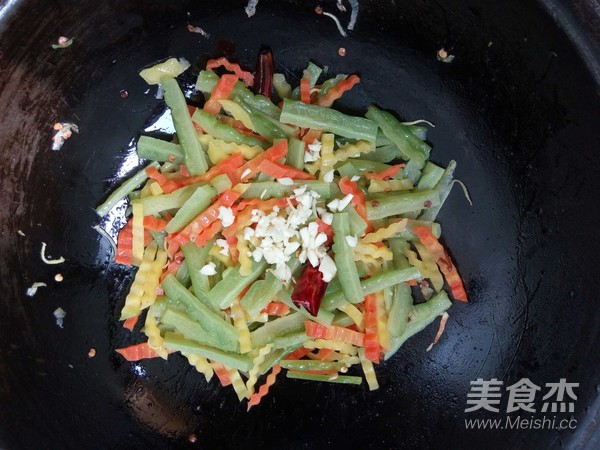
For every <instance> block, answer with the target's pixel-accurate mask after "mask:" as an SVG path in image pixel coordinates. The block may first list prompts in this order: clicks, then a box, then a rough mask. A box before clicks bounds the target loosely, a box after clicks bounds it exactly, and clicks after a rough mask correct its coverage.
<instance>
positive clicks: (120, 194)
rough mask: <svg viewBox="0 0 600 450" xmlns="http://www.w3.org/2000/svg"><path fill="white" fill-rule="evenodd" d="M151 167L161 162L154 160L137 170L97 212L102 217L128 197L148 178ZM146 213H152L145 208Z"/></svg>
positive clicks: (157, 165)
mask: <svg viewBox="0 0 600 450" xmlns="http://www.w3.org/2000/svg"><path fill="white" fill-rule="evenodd" d="M150 167H156V168H158V167H159V164H158V163H157V162H152V163H150V164H148V165H147V166H146V167H144V168H143V169H142V170H140V171H139V172H137V173H136V174H135V175H134V176H132V177H131V178H130V179H128V180H127V181H126V182H125V183H123V184H122V185H121V186H119V187H118V188H117V190H116V191H114V192H113V193H112V194H110V195H109V196H108V198H107V199H106V201H105V202H104V203H102V204H101V205H100V206H98V207H97V208H96V213H98V215H99V216H100V217H104V216H105V215H107V214H108V213H109V212H110V210H111V209H113V208H114V207H115V206H116V205H117V203H119V202H120V201H121V200H123V199H124V198H125V197H127V196H128V195H129V194H130V193H131V192H132V191H133V190H134V189H135V188H136V187H138V186H139V185H140V184H142V183H143V182H144V181H146V180H147V179H148V174H146V169H149V168H150ZM144 214H146V215H149V214H151V213H147V212H146V210H145V209H144Z"/></svg>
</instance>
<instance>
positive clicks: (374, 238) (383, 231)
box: [360, 219, 408, 244]
mask: <svg viewBox="0 0 600 450" xmlns="http://www.w3.org/2000/svg"><path fill="white" fill-rule="evenodd" d="M407 224H408V220H407V219H402V220H399V221H398V222H394V223H392V224H391V225H388V226H387V227H385V228H380V229H378V230H377V231H374V232H373V233H369V234H367V235H365V236H364V237H362V238H361V239H360V241H361V242H362V243H363V244H374V243H376V242H381V241H383V240H384V239H389V238H391V237H394V236H395V235H396V234H398V233H401V232H403V231H404V230H405V229H406V225H407Z"/></svg>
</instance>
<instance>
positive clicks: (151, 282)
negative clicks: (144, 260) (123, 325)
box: [140, 244, 167, 309]
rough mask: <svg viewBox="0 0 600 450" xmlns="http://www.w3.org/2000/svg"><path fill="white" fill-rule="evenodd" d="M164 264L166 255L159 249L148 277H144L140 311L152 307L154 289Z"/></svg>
mask: <svg viewBox="0 0 600 450" xmlns="http://www.w3.org/2000/svg"><path fill="white" fill-rule="evenodd" d="M150 245H152V244H150ZM148 247H150V246H148ZM166 263H167V253H166V252H165V251H164V250H162V249H159V250H158V251H157V252H156V259H155V260H154V261H152V265H151V267H150V272H149V273H148V276H147V277H146V282H145V283H144V287H143V289H144V293H143V295H142V301H141V305H140V308H141V309H146V308H147V307H148V306H150V305H152V304H153V303H154V302H155V301H156V289H157V288H158V285H159V284H160V276H161V274H162V270H163V267H164V265H165V264H166Z"/></svg>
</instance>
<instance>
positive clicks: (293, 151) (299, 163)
mask: <svg viewBox="0 0 600 450" xmlns="http://www.w3.org/2000/svg"><path fill="white" fill-rule="evenodd" d="M285 163H286V164H287V165H288V166H292V167H295V168H296V169H304V142H303V141H301V140H300V139H296V138H289V140H288V153H287V156H286V160H285Z"/></svg>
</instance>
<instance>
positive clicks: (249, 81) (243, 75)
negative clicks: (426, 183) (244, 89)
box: [206, 57, 254, 87]
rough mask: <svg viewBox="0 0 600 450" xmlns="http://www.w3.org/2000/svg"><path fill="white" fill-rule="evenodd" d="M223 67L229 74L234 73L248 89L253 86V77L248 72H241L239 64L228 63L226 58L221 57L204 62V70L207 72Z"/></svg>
mask: <svg viewBox="0 0 600 450" xmlns="http://www.w3.org/2000/svg"><path fill="white" fill-rule="evenodd" d="M221 66H223V67H225V69H226V70H228V71H229V72H233V73H235V75H236V76H237V77H238V78H239V79H240V80H242V81H243V82H244V84H245V85H246V86H248V87H250V86H252V85H254V75H252V74H251V73H250V72H246V71H245V70H242V68H241V67H240V65H239V64H235V63H232V62H230V61H229V60H228V59H227V58H225V57H221V58H217V59H209V60H208V61H207V62H206V68H207V69H208V70H212V69H216V68H217V67H221Z"/></svg>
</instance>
